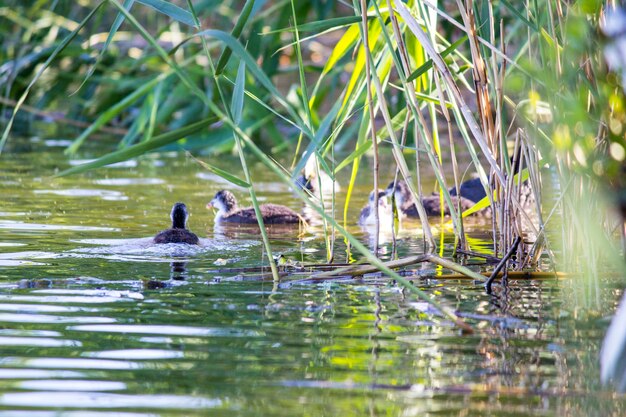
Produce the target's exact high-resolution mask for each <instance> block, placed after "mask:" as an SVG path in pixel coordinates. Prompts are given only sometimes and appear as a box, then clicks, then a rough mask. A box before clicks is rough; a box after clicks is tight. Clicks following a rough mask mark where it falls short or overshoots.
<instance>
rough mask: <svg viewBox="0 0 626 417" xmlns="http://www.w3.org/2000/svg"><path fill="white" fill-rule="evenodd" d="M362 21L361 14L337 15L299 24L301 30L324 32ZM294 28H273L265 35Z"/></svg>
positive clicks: (289, 30) (290, 30) (291, 30)
mask: <svg viewBox="0 0 626 417" xmlns="http://www.w3.org/2000/svg"><path fill="white" fill-rule="evenodd" d="M370 18H371V17H370ZM360 21H361V16H346V17H335V18H332V19H326V20H318V21H316V22H309V23H303V24H301V25H298V30H299V31H300V32H324V31H326V30H329V29H339V28H341V27H343V26H346V25H351V24H353V23H358V22H360ZM294 30H295V28H293V27H288V28H283V29H276V30H271V31H269V32H265V33H263V35H271V34H274V33H281V32H293V31H294Z"/></svg>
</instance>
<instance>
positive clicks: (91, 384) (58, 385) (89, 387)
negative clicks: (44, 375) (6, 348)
mask: <svg viewBox="0 0 626 417" xmlns="http://www.w3.org/2000/svg"><path fill="white" fill-rule="evenodd" d="M18 385H19V387H20V388H21V389H30V390H36V391H119V390H124V389H126V384H125V383H123V382H119V381H89V380H84V379H65V380H58V379H40V380H37V381H22V382H20V383H19V384H18Z"/></svg>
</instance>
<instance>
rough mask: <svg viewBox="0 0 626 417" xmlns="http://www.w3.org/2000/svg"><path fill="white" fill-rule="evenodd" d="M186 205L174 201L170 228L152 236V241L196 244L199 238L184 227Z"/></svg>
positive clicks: (186, 216)
mask: <svg viewBox="0 0 626 417" xmlns="http://www.w3.org/2000/svg"><path fill="white" fill-rule="evenodd" d="M188 217H189V213H188V212H187V206H185V204H183V203H176V204H174V207H172V212H171V213H170V218H171V219H172V228H171V229H167V230H164V231H162V232H160V233H159V234H157V235H156V236H155V237H154V240H153V242H154V243H188V244H190V245H197V244H198V243H199V242H200V240H199V239H198V236H196V235H195V234H193V233H191V232H190V231H189V230H187V228H186V227H185V226H186V224H187V218H188Z"/></svg>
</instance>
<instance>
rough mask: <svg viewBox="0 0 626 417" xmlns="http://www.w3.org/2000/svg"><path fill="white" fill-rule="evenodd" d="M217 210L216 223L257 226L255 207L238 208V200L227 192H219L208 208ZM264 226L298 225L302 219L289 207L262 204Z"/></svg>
mask: <svg viewBox="0 0 626 417" xmlns="http://www.w3.org/2000/svg"><path fill="white" fill-rule="evenodd" d="M206 207H207V208H208V209H211V208H216V209H217V214H216V215H215V222H216V223H219V222H229V223H243V224H257V223H258V222H257V218H256V213H255V212H254V208H253V207H248V208H238V207H237V199H236V198H235V196H234V195H233V193H231V192H230V191H227V190H221V191H218V192H217V194H215V197H214V198H213V200H211V202H210V203H209V204H207V206H206ZM259 208H260V210H261V216H262V217H263V223H264V224H298V223H299V222H300V221H301V219H302V217H301V216H300V215H299V214H298V213H296V212H295V211H293V210H292V209H290V208H289V207H285V206H281V205H278V204H262V205H261V206H260V207H259Z"/></svg>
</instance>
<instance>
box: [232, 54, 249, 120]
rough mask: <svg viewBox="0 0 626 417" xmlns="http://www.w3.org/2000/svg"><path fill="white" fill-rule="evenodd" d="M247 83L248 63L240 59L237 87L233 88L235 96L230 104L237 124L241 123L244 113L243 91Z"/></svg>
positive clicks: (236, 80)
mask: <svg viewBox="0 0 626 417" xmlns="http://www.w3.org/2000/svg"><path fill="white" fill-rule="evenodd" d="M245 85H246V64H245V62H243V61H239V68H238V69H237V78H236V79H235V89H234V90H233V98H232V101H231V104H230V111H231V113H232V115H233V121H234V122H235V123H236V124H239V123H241V115H242V113H243V97H244V95H243V92H244V90H245V88H244V87H245Z"/></svg>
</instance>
